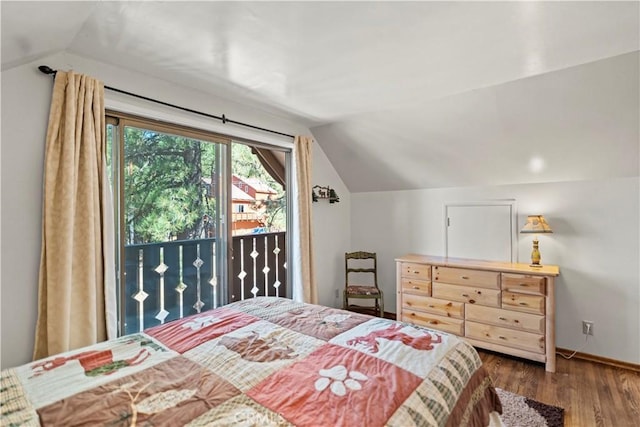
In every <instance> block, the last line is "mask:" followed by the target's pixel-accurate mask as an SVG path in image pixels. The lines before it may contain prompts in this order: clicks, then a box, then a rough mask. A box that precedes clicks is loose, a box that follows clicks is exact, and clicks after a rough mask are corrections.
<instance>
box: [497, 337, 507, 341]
mask: <svg viewBox="0 0 640 427" xmlns="http://www.w3.org/2000/svg"><path fill="white" fill-rule="evenodd" d="M498 338H500V339H501V340H506V338H505V337H503V336H499V337H498Z"/></svg>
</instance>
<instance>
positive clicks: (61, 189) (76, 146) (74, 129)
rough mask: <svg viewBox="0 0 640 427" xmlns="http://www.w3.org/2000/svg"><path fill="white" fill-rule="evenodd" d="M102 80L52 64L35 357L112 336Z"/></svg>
mask: <svg viewBox="0 0 640 427" xmlns="http://www.w3.org/2000/svg"><path fill="white" fill-rule="evenodd" d="M105 149H106V136H105V112H104V85H103V84H102V82H100V81H98V80H95V79H93V78H91V77H88V76H84V75H81V74H75V73H73V72H62V71H59V72H58V73H57V75H56V78H55V83H54V87H53V96H52V99H51V110H50V113H49V127H48V129H47V140H46V154H45V170H44V197H43V215H42V251H41V257H40V278H39V301H38V323H37V327H36V340H35V349H34V359H39V358H42V357H46V356H49V355H51V354H55V353H59V352H63V351H68V350H71V349H75V348H78V347H82V346H86V345H89V344H93V343H96V342H99V341H104V340H105V339H107V338H112V337H113V336H115V332H116V329H115V326H116V325H115V269H114V268H113V245H114V241H113V214H112V210H111V194H110V187H109V183H108V181H107V179H106V176H107V175H106V167H105Z"/></svg>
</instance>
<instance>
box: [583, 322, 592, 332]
mask: <svg viewBox="0 0 640 427" xmlns="http://www.w3.org/2000/svg"><path fill="white" fill-rule="evenodd" d="M582 333H583V334H585V335H593V322H592V321H590V320H583V321H582Z"/></svg>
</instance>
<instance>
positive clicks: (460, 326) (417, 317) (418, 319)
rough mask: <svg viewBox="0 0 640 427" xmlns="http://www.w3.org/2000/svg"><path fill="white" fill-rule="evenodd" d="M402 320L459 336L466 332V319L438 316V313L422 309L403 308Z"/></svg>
mask: <svg viewBox="0 0 640 427" xmlns="http://www.w3.org/2000/svg"><path fill="white" fill-rule="evenodd" d="M402 321H403V322H407V323H411V324H414V325H419V326H425V327H427V328H431V329H438V330H440V331H444V332H448V333H450V334H454V335H458V336H462V335H463V333H464V320H462V319H453V318H451V317H445V316H438V315H437V314H431V313H424V312H422V311H413V310H402Z"/></svg>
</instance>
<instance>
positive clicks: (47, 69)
mask: <svg viewBox="0 0 640 427" xmlns="http://www.w3.org/2000/svg"><path fill="white" fill-rule="evenodd" d="M38 70H40V72H41V73H44V74H51V75H53V77H55V75H56V73H57V72H58V71H57V70H54V69H53V68H51V67H49V66H47V65H41V66H39V67H38ZM104 88H105V89H107V90H110V91H112V92H118V93H122V94H125V95H129V96H132V97H134V98H140V99H144V100H145V101H150V102H155V103H156V104H160V105H164V106H166V107H171V108H176V109H178V110H182V111H186V112H188V113H193V114H198V115H200V116H204V117H209V118H211V119H216V120H220V121H221V122H222V123H223V124H227V123H231V124H234V125H238V126H244V127H247V128H251V129H256V130H260V131H263V132H269V133H274V134H276V135H282V136H288V137H289V138H295V137H294V136H293V135H289V134H288V133H284V132H278V131H277V130H271V129H267V128H262V127H259V126H254V125H250V124H249V123H243V122H238V121H236V120H231V119H229V118H227V117H226V116H225V115H224V114H223V115H222V116H215V115H213V114H208V113H203V112H202V111H196V110H192V109H190V108H186V107H181V106H179V105H175V104H170V103H168V102H164V101H160V100H157V99H153V98H149V97H146V96H143V95H138V94H135V93H131V92H127V91H126V90H122V89H116V88H114V87H110V86H106V85H105V87H104Z"/></svg>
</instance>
